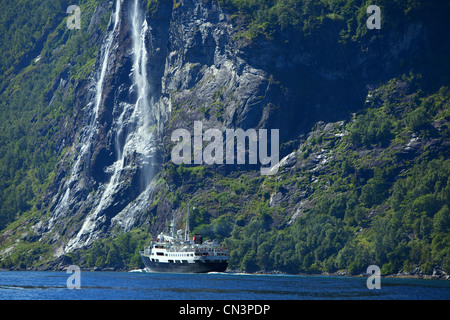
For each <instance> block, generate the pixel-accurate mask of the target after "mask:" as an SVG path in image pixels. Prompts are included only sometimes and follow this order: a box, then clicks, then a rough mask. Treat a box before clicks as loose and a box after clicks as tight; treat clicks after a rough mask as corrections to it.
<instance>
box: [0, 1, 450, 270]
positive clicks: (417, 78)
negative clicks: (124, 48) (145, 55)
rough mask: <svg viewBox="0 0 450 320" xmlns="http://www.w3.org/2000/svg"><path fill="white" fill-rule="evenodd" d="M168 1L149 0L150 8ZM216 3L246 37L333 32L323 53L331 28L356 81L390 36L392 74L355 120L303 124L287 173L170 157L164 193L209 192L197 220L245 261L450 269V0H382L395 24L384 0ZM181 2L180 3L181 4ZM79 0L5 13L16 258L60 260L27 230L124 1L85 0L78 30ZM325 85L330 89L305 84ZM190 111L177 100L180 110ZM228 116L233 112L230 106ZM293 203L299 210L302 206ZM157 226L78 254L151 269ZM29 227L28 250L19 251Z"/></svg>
mask: <svg viewBox="0 0 450 320" xmlns="http://www.w3.org/2000/svg"><path fill="white" fill-rule="evenodd" d="M160 2H161V0H148V1H147V10H148V15H149V16H152V14H155V12H157V11H158V7H159V5H160ZM206 2H207V1H206ZM216 2H217V3H219V5H220V6H221V7H222V8H223V10H224V11H225V12H226V13H227V15H228V16H229V17H230V20H231V21H232V23H233V26H234V27H235V28H236V29H237V30H238V32H237V36H236V41H242V42H243V46H246V47H252V46H253V45H256V44H258V43H259V42H260V41H268V42H269V43H277V45H279V46H280V48H284V49H285V50H293V49H295V48H296V47H297V46H298V43H302V42H305V43H309V44H310V43H315V42H317V47H318V48H319V49H318V51H326V46H325V45H324V47H325V49H324V50H320V46H321V41H323V43H325V44H326V45H329V46H333V47H336V48H337V49H336V50H337V51H338V52H341V53H342V56H340V57H336V64H339V63H342V64H344V67H343V69H347V70H350V71H349V74H350V76H351V77H352V78H353V81H355V82H357V81H359V80H360V79H359V78H358V75H357V74H352V71H351V69H350V66H348V65H347V64H348V60H347V59H346V57H347V55H348V56H350V55H351V56H356V55H357V54H359V53H361V52H365V51H367V52H372V51H373V50H375V49H374V48H378V49H379V51H380V52H381V53H380V54H379V57H380V64H379V68H380V70H379V73H380V75H378V74H376V72H375V71H374V70H377V69H376V67H375V69H370V70H369V71H368V72H369V73H372V74H371V75H369V76H367V78H369V79H371V80H372V81H371V83H370V85H368V89H367V91H366V92H364V93H361V94H364V97H362V98H363V101H364V102H363V103H362V105H359V106H349V107H348V110H349V112H347V114H346V115H345V116H342V118H341V121H336V122H328V123H325V122H318V123H316V124H314V125H313V126H311V128H308V130H306V133H305V134H304V135H302V136H300V137H295V139H293V140H294V141H295V143H296V146H295V148H291V149H290V151H291V150H295V152H296V153H295V161H294V164H292V165H291V166H286V167H285V168H282V169H281V170H280V172H279V174H278V175H276V176H274V177H271V176H268V177H265V176H260V175H259V174H258V171H238V170H236V171H235V172H232V173H227V174H224V173H223V172H221V171H215V170H214V168H211V167H208V166H184V165H181V166H175V165H173V164H172V163H169V162H168V163H166V164H164V166H163V168H162V170H161V172H160V173H159V174H158V176H157V181H158V182H157V185H158V189H157V192H156V193H155V195H154V203H155V206H157V205H158V204H159V203H162V202H163V201H169V202H170V203H171V204H172V205H173V207H174V208H179V209H180V210H183V211H186V208H187V205H188V203H195V208H194V210H193V212H192V216H191V219H190V228H191V230H192V233H194V232H198V233H202V234H203V235H204V236H205V237H206V238H211V239H213V238H214V239H217V240H219V241H223V242H224V243H225V244H226V246H227V247H228V249H229V250H230V253H231V259H230V265H229V268H230V269H232V270H241V271H246V272H257V271H264V272H271V271H279V272H286V273H294V274H296V273H321V272H330V273H333V272H346V273H349V274H359V273H363V272H365V270H366V268H367V266H368V265H371V264H376V265H379V266H380V267H381V272H382V274H396V273H409V274H418V273H421V274H428V275H431V274H433V272H437V271H438V272H442V271H443V272H445V273H447V274H450V245H449V244H450V208H449V207H450V160H449V150H450V145H449V141H450V139H449V122H448V121H449V117H450V114H449V112H450V111H449V107H450V87H449V86H450V84H449V75H450V62H449V60H448V56H449V53H450V44H449V39H448V37H445V36H444V35H443V33H442V32H443V31H442V30H447V27H449V24H450V21H448V18H447V16H448V14H447V13H448V10H449V9H450V8H449V4H448V3H446V2H440V1H433V2H429V1H428V2H424V1H417V0H408V1H402V0H392V1H379V6H380V8H381V12H382V29H381V31H382V32H381V31H380V30H368V28H367V27H366V20H367V17H368V14H367V12H366V8H367V6H368V5H370V4H372V1H363V0H359V1H358V0H339V1H332V0H320V1H312V0H262V1H258V0H218V1H216ZM179 3H180V0H177V1H173V7H174V10H175V9H176V8H177V6H178V5H179ZM70 4H71V3H69V1H65V0H51V1H44V2H42V1H33V0H28V1H20V2H17V1H9V0H6V1H3V2H2V5H3V6H4V8H7V9H4V10H2V12H1V13H0V33H1V34H2V35H3V36H2V37H1V39H0V46H1V52H2V53H1V55H0V97H1V100H0V252H3V254H2V255H3V256H0V267H2V268H15V267H16V268H22V269H25V268H33V267H39V266H45V265H48V264H49V261H51V259H52V252H51V247H52V242H46V243H42V242H39V241H38V239H35V238H33V237H30V236H29V234H31V232H28V233H27V232H25V233H21V234H17V235H14V236H12V238H11V234H13V231H12V230H15V229H19V228H21V227H23V226H25V225H27V223H28V221H33V219H38V220H39V219H40V218H41V216H44V215H45V214H46V213H45V212H44V208H42V207H41V206H42V204H41V201H42V198H43V197H45V195H46V193H47V190H48V188H49V186H50V185H51V184H52V183H53V182H54V179H55V173H56V170H57V166H58V163H59V161H60V160H61V159H62V158H63V157H64V155H65V153H66V152H67V149H68V148H69V147H70V146H69V145H65V144H61V143H60V142H61V141H64V138H65V135H66V134H67V132H70V130H71V128H72V126H73V123H74V122H75V121H74V118H75V117H76V114H74V110H73V109H72V105H73V102H74V100H75V99H77V97H76V96H74V92H75V91H76V90H77V88H78V87H77V86H81V84H83V83H84V81H87V79H89V77H90V76H91V75H92V69H93V66H94V65H95V63H96V61H97V54H98V48H97V47H96V45H95V44H96V43H97V41H98V39H99V38H101V37H102V35H103V34H104V32H105V30H106V27H107V24H108V21H109V15H110V12H104V13H102V15H101V17H102V18H101V19H100V20H99V21H96V25H95V26H92V25H90V24H92V22H91V17H92V15H93V14H94V12H95V10H96V8H97V1H94V0H84V1H80V4H79V5H80V7H81V9H82V25H83V26H85V28H86V30H87V31H86V32H76V31H75V30H69V29H68V28H66V17H67V14H66V12H65V10H66V8H67V7H68V6H69V5H70ZM411 25H424V26H426V27H427V28H428V29H427V30H428V31H429V34H427V41H426V46H423V47H421V49H420V50H417V52H420V53H417V52H413V53H411V54H412V56H411V59H407V58H405V57H401V58H399V59H398V60H395V65H393V66H392V65H388V64H387V63H382V62H381V60H382V59H383V57H384V56H383V54H382V53H383V52H387V51H390V50H391V51H393V50H394V49H391V46H392V43H391V41H392V39H394V38H402V37H403V36H404V30H406V29H408V28H409V27H410V26H411ZM88 26H89V28H88ZM330 30H331V31H330ZM370 31H371V32H370ZM329 32H331V35H330V34H329ZM402 39H403V38H402ZM404 41H405V42H407V41H408V40H407V39H406V40H404ZM421 45H423V43H420V44H418V45H417V46H421ZM371 50H372V51H371ZM375 51H376V50H375ZM272 71H273V75H274V77H275V78H276V79H279V81H280V83H281V86H283V85H285V88H284V89H285V90H286V91H288V90H293V88H294V89H296V87H295V86H294V87H289V86H288V84H285V83H284V82H283V80H282V79H283V77H284V76H285V74H283V73H281V74H277V72H278V71H277V70H276V69H274V70H272ZM60 78H62V79H65V83H64V84H63V86H64V87H65V88H67V90H64V94H62V93H61V94H59V93H58V92H60V91H58V90H57V88H58V87H59V86H60V83H59V82H58V83H55V79H60ZM285 79H289V77H285ZM58 81H59V80H58ZM286 82H288V81H286ZM311 82H313V80H311ZM310 85H311V88H315V87H314V86H313V85H312V84H310V83H306V84H305V86H310ZM308 88H309V87H308ZM303 90H305V91H307V89H305V88H303ZM55 92H56V93H58V94H56V95H55ZM366 94H367V97H365V95H366ZM219 96H220V95H218V99H219ZM216 103H217V104H219V102H217V101H216ZM178 111H179V110H177V105H176V104H174V110H173V115H174V116H175V115H176V114H177V112H178ZM341 114H342V113H341ZM341 114H339V116H341ZM212 116H215V117H216V118H218V120H221V116H222V113H216V114H212ZM287 144H288V143H286V145H287ZM282 147H285V146H282ZM286 148H287V147H286ZM320 159H322V160H323V159H325V160H326V161H322V160H320ZM293 208H295V210H294V209H293ZM292 210H294V212H296V213H295V214H294V215H291V214H288V212H292ZM149 214H154V212H152V213H149ZM156 219H157V217H154V220H156ZM182 222H183V221H181V222H180V225H181V224H182ZM149 229H150V228H149V226H146V225H144V226H138V227H135V228H134V229H133V230H132V231H130V232H127V233H124V234H120V235H114V236H111V238H106V239H101V240H98V241H96V242H95V243H94V244H92V245H91V246H90V247H88V248H84V249H81V250H78V251H75V252H73V253H69V254H67V255H66V256H65V257H64V259H65V260H64V261H65V262H67V263H74V264H79V265H82V266H83V267H86V268H95V267H97V268H114V269H135V268H141V267H142V263H141V261H140V257H139V250H140V249H142V247H143V246H144V244H145V243H147V242H148V241H149V240H150V239H151V238H152V236H155V235H152V234H150V232H149ZM11 239H12V240H11ZM6 240H8V241H6ZM16 240H17V242H18V243H19V244H18V245H17V246H15V249H14V250H13V251H12V252H10V251H8V250H7V249H5V248H7V247H8V244H10V243H11V242H13V241H16ZM5 250H6V251H5Z"/></svg>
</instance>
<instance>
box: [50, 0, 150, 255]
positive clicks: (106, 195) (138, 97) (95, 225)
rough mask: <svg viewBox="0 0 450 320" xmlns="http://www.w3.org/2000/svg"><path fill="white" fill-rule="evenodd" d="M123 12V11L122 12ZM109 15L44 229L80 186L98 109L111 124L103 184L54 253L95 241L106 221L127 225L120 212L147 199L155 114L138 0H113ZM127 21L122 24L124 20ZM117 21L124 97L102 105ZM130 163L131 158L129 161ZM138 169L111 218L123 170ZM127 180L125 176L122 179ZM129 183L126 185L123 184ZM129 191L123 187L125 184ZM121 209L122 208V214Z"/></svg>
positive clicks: (96, 129)
mask: <svg viewBox="0 0 450 320" xmlns="http://www.w3.org/2000/svg"><path fill="white" fill-rule="evenodd" d="M126 9H127V10H126ZM112 10H113V11H112V14H111V17H110V21H109V25H108V28H107V31H106V34H105V37H104V40H103V44H102V47H101V51H100V54H99V58H98V61H97V65H96V69H97V70H96V71H95V79H93V85H92V86H91V87H92V90H95V94H93V95H92V96H93V98H92V99H91V101H90V102H89V103H88V105H87V106H86V108H87V109H88V110H89V112H88V114H89V115H88V117H87V118H88V119H87V121H86V122H87V125H86V126H85V127H84V128H83V130H82V132H81V135H80V138H79V141H78V143H77V145H76V149H77V156H76V157H75V160H74V164H73V166H72V172H71V174H70V178H68V180H67V181H66V183H65V185H64V188H65V191H63V192H62V193H61V194H63V196H61V197H60V199H58V202H57V204H56V206H55V209H54V210H53V212H52V216H51V218H50V221H49V226H50V227H51V225H52V224H53V223H55V222H56V221H57V219H58V217H60V216H61V215H64V214H66V213H65V212H66V211H67V210H68V209H69V207H70V202H71V198H72V193H73V192H74V188H76V187H77V185H79V184H80V183H83V181H82V179H80V176H81V175H80V172H82V171H83V170H88V169H89V168H90V165H91V161H92V153H93V150H94V148H95V147H96V146H95V144H96V141H97V140H96V137H97V136H98V135H99V131H100V128H101V125H102V124H101V123H99V121H98V118H99V112H100V110H101V108H109V109H113V111H112V114H113V122H112V124H111V127H110V129H109V132H108V136H110V137H112V138H111V139H110V142H109V143H110V144H111V146H110V148H109V149H110V150H113V152H112V153H113V155H112V157H114V161H113V163H112V164H111V165H109V166H108V167H107V168H106V169H105V173H106V175H108V176H109V179H108V180H105V182H104V183H101V184H100V186H98V189H97V190H96V195H95V198H96V200H93V201H92V202H91V203H92V205H91V206H90V208H89V211H88V213H87V214H86V215H85V216H84V218H83V223H82V227H81V229H80V230H79V231H78V232H77V233H76V235H75V236H74V237H72V238H71V239H69V240H68V241H67V245H66V246H65V247H64V248H61V249H60V252H59V253H57V254H56V255H61V254H64V253H67V252H71V251H73V250H75V249H79V248H82V247H84V246H86V245H88V244H90V243H91V242H92V241H93V240H95V238H96V235H97V233H99V232H100V230H99V229H100V228H101V227H102V226H103V225H104V224H105V221H106V220H108V219H109V221H110V222H109V224H110V223H111V221H115V222H116V223H117V224H127V223H132V221H128V220H130V219H129V218H128V220H127V219H125V218H124V217H123V215H124V214H123V213H122V212H123V211H127V212H128V215H129V212H130V211H131V210H139V205H141V204H142V203H144V202H145V200H147V199H149V196H150V195H151V191H152V188H153V184H152V183H151V181H152V178H153V177H154V175H155V172H154V164H153V162H154V157H155V152H156V150H157V149H156V146H157V143H156V141H155V135H154V131H155V128H156V127H157V126H158V123H157V121H158V120H157V119H158V116H156V115H155V110H154V108H155V107H154V106H155V104H154V102H153V99H152V97H151V94H150V86H149V82H148V73H147V64H148V62H149V61H148V59H149V58H148V52H147V43H146V37H147V34H148V31H149V26H148V24H147V21H146V19H145V8H144V4H143V3H142V1H141V0H131V1H126V0H125V1H124V0H116V1H115V3H114V5H113V6H112ZM125 19H128V20H125ZM123 23H126V24H127V27H128V28H129V31H128V32H129V36H130V38H131V41H130V43H131V48H129V50H130V55H131V61H132V66H131V68H130V70H129V82H128V83H130V84H131V85H130V86H129V88H128V90H129V92H128V97H130V98H128V99H122V100H120V99H114V102H113V105H110V104H109V103H110V100H111V99H110V100H108V103H107V102H105V100H106V99H105V86H106V82H107V81H108V80H107V78H108V76H110V73H111V72H114V68H112V67H111V66H112V65H114V63H115V62H114V58H115V51H116V50H118V49H119V46H121V45H122V44H119V38H120V37H119V35H120V32H123V30H122V31H121V26H122V24H123ZM127 30H128V29H127ZM130 159H132V160H130ZM136 167H139V181H135V184H138V186H135V187H134V188H135V189H138V190H139V195H138V196H137V197H136V199H135V201H133V202H132V203H129V204H127V207H125V208H123V209H122V210H118V212H114V214H111V213H110V211H111V210H112V209H111V208H113V209H114V208H115V207H117V203H118V202H119V200H118V198H119V197H120V196H119V195H120V193H121V192H123V190H124V188H125V186H124V184H125V180H126V179H125V177H126V176H127V172H130V171H132V170H136ZM128 176H129V175H128ZM128 183H129V182H128ZM128 187H129V186H128ZM125 209H127V210H125Z"/></svg>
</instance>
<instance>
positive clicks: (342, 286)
mask: <svg viewBox="0 0 450 320" xmlns="http://www.w3.org/2000/svg"><path fill="white" fill-rule="evenodd" d="M70 276H71V274H67V273H65V272H24V271H22V272H15V271H14V272H12V271H2V272H0V299H8V300H16V299H20V300H24V299H25V300H29V299H31V300H40V299H45V300H156V299H158V300H311V299H327V300H328V299H342V300H348V299H364V300H367V299H382V300H395V299H401V300H412V299H414V300H416V299H433V300H434V299H446V300H447V299H450V281H443V280H420V279H392V278H381V289H379V290H376V289H374V290H369V289H368V288H367V285H366V280H367V278H351V277H332V276H291V275H242V274H146V273H126V272H81V274H80V280H81V281H80V286H81V288H80V289H72V290H70V289H68V288H67V280H68V278H69V277H70Z"/></svg>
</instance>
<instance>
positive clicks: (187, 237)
mask: <svg viewBox="0 0 450 320" xmlns="http://www.w3.org/2000/svg"><path fill="white" fill-rule="evenodd" d="M189 206H190V204H188V211H187V216H186V229H185V231H184V240H185V241H189Z"/></svg>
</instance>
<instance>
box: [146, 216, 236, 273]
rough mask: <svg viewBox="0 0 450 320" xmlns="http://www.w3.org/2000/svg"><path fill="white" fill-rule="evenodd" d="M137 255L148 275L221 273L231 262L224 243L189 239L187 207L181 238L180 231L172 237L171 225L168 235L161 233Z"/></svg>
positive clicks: (196, 238)
mask: <svg viewBox="0 0 450 320" xmlns="http://www.w3.org/2000/svg"><path fill="white" fill-rule="evenodd" d="M140 254H141V258H142V261H143V262H144V265H145V269H146V271H147V272H170V273H206V272H224V271H225V270H226V269H227V266H228V260H229V259H230V256H229V254H228V250H227V249H226V248H225V246H224V245H223V244H222V245H220V244H218V243H217V242H216V241H210V240H208V241H203V238H202V236H201V235H199V234H196V235H195V236H194V237H193V238H192V239H190V235H189V208H188V214H187V218H186V230H185V232H184V236H183V230H178V231H177V233H176V234H175V232H174V223H173V222H172V224H171V232H170V235H168V234H164V233H161V234H160V235H159V236H158V238H157V239H156V241H152V242H151V243H150V245H149V246H147V247H145V248H144V250H143V251H140Z"/></svg>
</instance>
